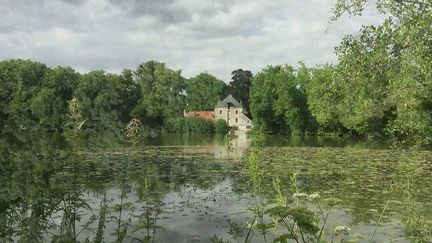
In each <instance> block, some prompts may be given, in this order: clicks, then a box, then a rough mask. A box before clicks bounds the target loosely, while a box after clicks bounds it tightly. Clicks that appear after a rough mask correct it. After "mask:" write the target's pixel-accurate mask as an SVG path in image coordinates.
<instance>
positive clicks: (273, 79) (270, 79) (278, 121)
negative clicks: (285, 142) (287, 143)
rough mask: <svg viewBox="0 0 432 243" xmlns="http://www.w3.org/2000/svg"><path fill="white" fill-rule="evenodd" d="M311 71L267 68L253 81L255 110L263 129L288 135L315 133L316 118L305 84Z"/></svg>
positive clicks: (281, 67)
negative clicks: (311, 108)
mask: <svg viewBox="0 0 432 243" xmlns="http://www.w3.org/2000/svg"><path fill="white" fill-rule="evenodd" d="M309 79H310V75H309V71H308V69H307V68H306V67H305V66H304V64H301V67H300V68H299V69H298V70H295V69H294V68H293V67H291V66H288V65H284V66H281V65H278V66H267V67H266V68H264V69H263V70H262V71H261V72H259V73H257V75H256V76H255V77H254V78H253V85H252V89H251V110H252V116H253V117H254V123H255V126H257V127H258V128H259V129H261V130H265V131H273V132H282V133H284V132H286V133H300V134H304V133H306V132H311V133H314V132H315V129H316V122H315V119H314V118H313V117H312V116H311V114H310V111H309V109H308V106H307V99H306V92H305V84H306V83H308V82H309Z"/></svg>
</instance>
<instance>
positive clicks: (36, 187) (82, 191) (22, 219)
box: [0, 136, 228, 242]
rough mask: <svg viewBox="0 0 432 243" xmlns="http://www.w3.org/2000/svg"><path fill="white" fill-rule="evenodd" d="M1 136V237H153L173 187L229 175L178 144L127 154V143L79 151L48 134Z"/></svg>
mask: <svg viewBox="0 0 432 243" xmlns="http://www.w3.org/2000/svg"><path fill="white" fill-rule="evenodd" d="M37 137H39V139H37V140H36V139H35V138H37ZM0 141H1V142H0V152H1V154H0V156H1V157H0V159H1V161H0V162H1V163H0V165H1V167H0V168H1V170H0V188H1V192H2V193H1V195H0V241H5V240H9V239H13V240H19V241H21V242H46V241H47V240H48V239H51V240H52V241H53V242H72V241H76V240H79V241H84V240H86V239H88V240H90V241H95V242H103V241H106V240H107V239H113V237H114V239H113V240H114V241H115V240H117V241H121V240H122V239H123V238H124V237H134V238H136V239H139V240H149V239H152V238H154V236H155V235H156V234H157V232H158V231H159V230H160V229H161V227H160V226H159V225H158V215H159V214H160V213H161V204H162V200H163V199H164V197H165V195H166V193H168V192H172V191H179V190H180V188H181V186H183V185H184V184H187V183H190V184H194V185H197V187H200V188H211V187H212V186H214V185H215V184H216V183H217V182H218V181H219V180H220V178H218V176H219V175H220V176H221V177H223V176H224V174H227V175H228V173H225V172H223V171H225V169H224V168H223V167H222V166H221V165H218V164H217V163H213V162H211V161H208V160H205V159H203V160H200V159H197V158H189V157H182V156H181V155H180V156H179V155H178V153H177V152H178V151H173V150H171V149H170V150H167V151H164V150H160V151H159V150H154V149H149V150H145V151H141V149H140V148H138V149H136V150H134V151H132V152H131V154H130V155H127V154H125V153H124V149H118V150H117V151H116V152H112V151H113V150H114V149H106V150H104V151H101V149H100V148H98V149H96V148H95V149H86V150H82V149H79V150H77V151H76V152H74V151H73V150H72V149H71V148H70V147H68V146H66V145H65V143H58V141H54V140H52V139H51V138H49V139H47V138H44V137H43V136H33V137H32V138H31V139H30V138H29V139H28V140H26V141H25V142H22V143H20V144H16V143H15V142H11V141H5V140H4V139H2V140H0ZM59 144H63V145H59ZM77 147H79V146H77ZM125 161H128V163H125ZM125 164H127V166H125ZM212 171H222V172H223V173H220V174H219V173H218V174H213V175H211V174H212V173H211V172H212ZM108 192H109V193H108ZM113 192H114V193H115V194H116V195H113ZM91 194H93V195H95V196H91ZM130 195H133V197H131V198H129V196H130ZM135 195H136V197H135ZM116 198H118V199H119V200H117V199H116ZM108 225H109V226H108ZM113 225H115V226H116V230H115V231H114V230H113V229H112V226H113ZM111 233H114V236H112V235H111ZM108 241H110V240H108Z"/></svg>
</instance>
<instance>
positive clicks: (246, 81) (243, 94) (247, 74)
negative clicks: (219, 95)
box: [228, 69, 253, 114]
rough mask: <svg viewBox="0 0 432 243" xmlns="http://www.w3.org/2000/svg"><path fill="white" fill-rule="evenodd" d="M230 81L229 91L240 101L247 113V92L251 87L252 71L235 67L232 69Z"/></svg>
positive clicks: (248, 111)
mask: <svg viewBox="0 0 432 243" xmlns="http://www.w3.org/2000/svg"><path fill="white" fill-rule="evenodd" d="M231 74H232V78H231V82H230V83H229V85H228V87H229V92H230V94H231V95H233V96H234V97H235V98H236V99H238V100H239V101H241V103H242V105H243V106H244V107H245V109H246V111H247V113H248V114H250V109H249V93H250V88H251V87H252V78H253V75H252V72H251V71H249V70H243V69H237V70H234V71H232V73H231Z"/></svg>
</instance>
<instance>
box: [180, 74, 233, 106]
mask: <svg viewBox="0 0 432 243" xmlns="http://www.w3.org/2000/svg"><path fill="white" fill-rule="evenodd" d="M186 94H187V96H186V103H187V110H188V111H212V110H214V108H215V105H216V103H217V102H218V101H219V100H221V99H223V98H225V97H226V96H227V95H228V86H227V85H226V84H225V83H224V82H223V81H222V80H219V79H217V78H216V77H214V76H212V75H210V74H208V73H200V74H198V75H197V76H196V77H193V78H190V79H188V80H186Z"/></svg>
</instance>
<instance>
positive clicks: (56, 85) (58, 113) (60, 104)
mask: <svg viewBox="0 0 432 243" xmlns="http://www.w3.org/2000/svg"><path fill="white" fill-rule="evenodd" d="M78 79H79V74H78V73H77V72H75V71H74V70H73V69H72V68H70V67H57V68H54V69H48V70H47V71H46V72H45V74H44V77H43V79H42V80H41V83H40V89H39V91H38V93H37V94H36V95H35V96H34V97H33V98H32V99H31V101H30V108H31V112H32V115H33V116H34V118H35V119H36V121H37V122H38V123H39V125H40V126H41V128H42V129H44V130H46V131H56V132H62V131H63V127H64V125H65V122H66V120H67V101H68V100H70V99H72V95H73V88H74V86H75V85H76V84H77V81H78Z"/></svg>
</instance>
